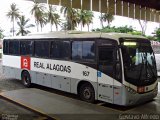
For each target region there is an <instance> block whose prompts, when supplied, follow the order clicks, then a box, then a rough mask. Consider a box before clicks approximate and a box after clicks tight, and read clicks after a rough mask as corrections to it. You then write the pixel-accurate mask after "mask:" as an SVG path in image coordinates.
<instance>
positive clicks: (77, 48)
mask: <svg viewBox="0 0 160 120" xmlns="http://www.w3.org/2000/svg"><path fill="white" fill-rule="evenodd" d="M81 59H82V41H73V42H72V60H81Z"/></svg>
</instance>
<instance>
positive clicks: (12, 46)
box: [9, 40, 20, 55]
mask: <svg viewBox="0 0 160 120" xmlns="http://www.w3.org/2000/svg"><path fill="white" fill-rule="evenodd" d="M9 54H11V55H19V54H20V44H19V41H16V40H13V41H9Z"/></svg>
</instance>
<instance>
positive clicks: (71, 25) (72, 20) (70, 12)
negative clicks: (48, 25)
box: [60, 7, 78, 30]
mask: <svg viewBox="0 0 160 120" xmlns="http://www.w3.org/2000/svg"><path fill="white" fill-rule="evenodd" d="M60 11H61V13H63V14H64V16H65V17H66V20H67V24H68V25H67V26H68V30H74V29H75V27H76V26H77V24H78V11H77V10H76V9H73V8H71V7H61V10H60Z"/></svg>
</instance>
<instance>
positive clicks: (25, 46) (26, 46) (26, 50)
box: [20, 41, 33, 55]
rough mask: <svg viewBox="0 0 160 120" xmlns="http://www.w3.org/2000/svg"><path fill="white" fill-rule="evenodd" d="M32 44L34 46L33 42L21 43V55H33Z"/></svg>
mask: <svg viewBox="0 0 160 120" xmlns="http://www.w3.org/2000/svg"><path fill="white" fill-rule="evenodd" d="M32 44H33V41H21V42H20V47H21V49H20V53H21V55H31V54H32Z"/></svg>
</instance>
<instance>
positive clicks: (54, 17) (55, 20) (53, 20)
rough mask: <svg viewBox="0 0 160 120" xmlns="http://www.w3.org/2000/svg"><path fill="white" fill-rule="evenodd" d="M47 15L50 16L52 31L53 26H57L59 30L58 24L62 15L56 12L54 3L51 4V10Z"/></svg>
mask: <svg viewBox="0 0 160 120" xmlns="http://www.w3.org/2000/svg"><path fill="white" fill-rule="evenodd" d="M47 17H48V22H49V23H50V25H51V31H52V26H53V25H55V26H56V30H58V25H59V24H60V22H61V20H60V15H59V14H57V13H55V8H54V7H53V6H52V5H49V10H48V12H47Z"/></svg>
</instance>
